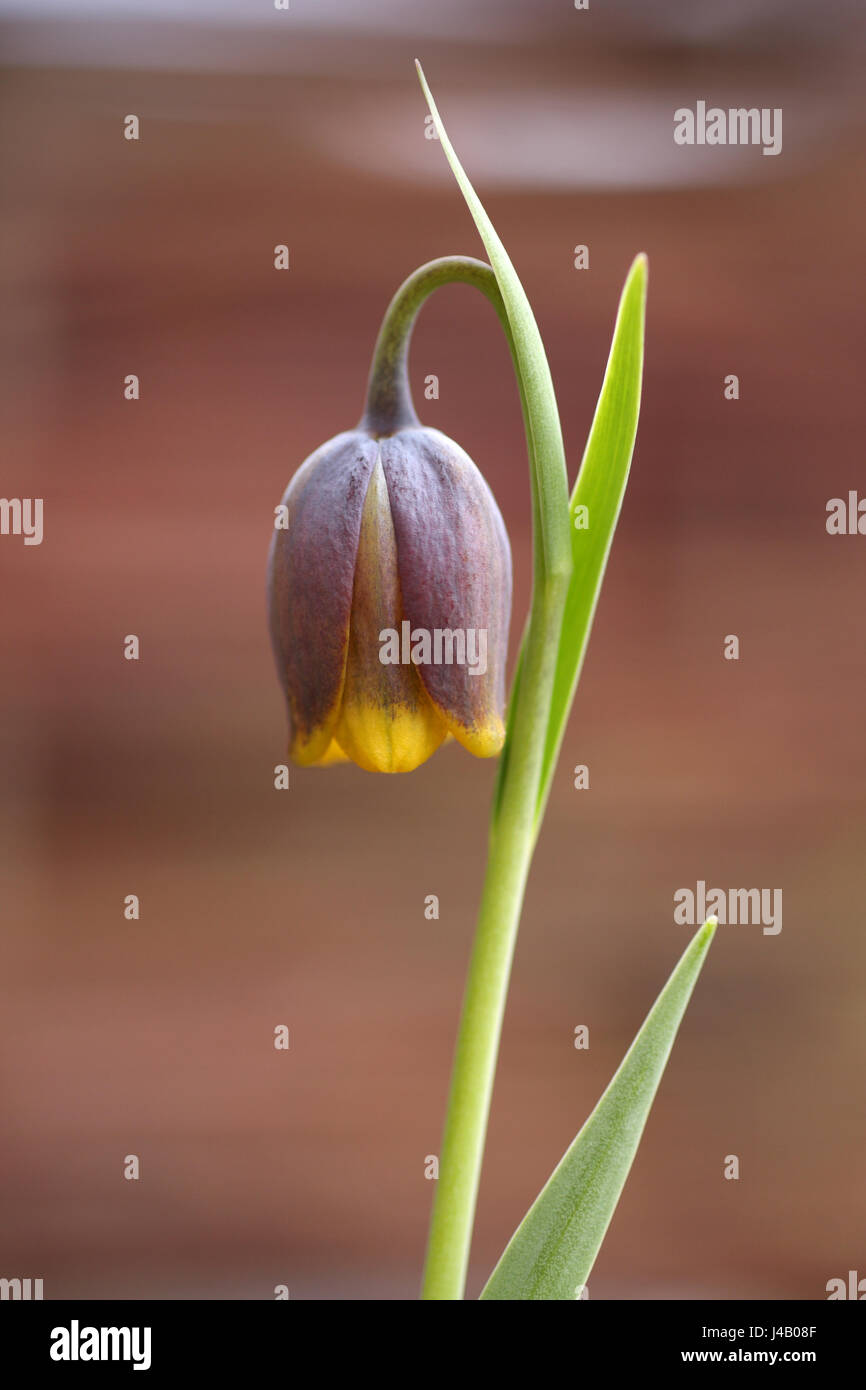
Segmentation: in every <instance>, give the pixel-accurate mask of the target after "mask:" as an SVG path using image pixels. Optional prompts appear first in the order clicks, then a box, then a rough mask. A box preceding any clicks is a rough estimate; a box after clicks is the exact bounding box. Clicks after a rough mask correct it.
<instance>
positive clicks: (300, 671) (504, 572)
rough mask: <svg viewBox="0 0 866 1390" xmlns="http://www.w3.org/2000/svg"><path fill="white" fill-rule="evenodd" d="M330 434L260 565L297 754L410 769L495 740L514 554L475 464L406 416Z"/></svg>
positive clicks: (293, 487)
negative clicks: (450, 743) (452, 748)
mask: <svg viewBox="0 0 866 1390" xmlns="http://www.w3.org/2000/svg"><path fill="white" fill-rule="evenodd" d="M405 419H406V416H405V413H404V415H403V416H402V417H401V419H400V421H399V424H400V427H398V428H396V429H394V430H393V431H392V432H384V431H383V430H382V421H381V420H379V421H377V422H375V424H372V423H368V421H369V415H368V416H365V419H364V421H362V423H361V425H359V426H358V428H357V429H354V430H349V431H347V432H346V433H344V434H339V435H337V436H336V438H334V439H331V440H329V441H328V443H327V444H324V445H322V447H321V448H320V449H317V450H316V452H315V453H314V454H312V455H311V456H310V457H309V458H308V459H307V460H306V462H305V463H304V464H302V466H301V468H300V469H299V470H298V472H297V473H296V474H295V476H294V478H293V479H292V481H291V482H290V484H289V486H288V488H287V490H286V492H285V495H284V497H283V504H284V506H285V507H286V508H287V513H288V525H287V527H286V528H285V529H281V530H275V532H274V539H273V543H272V546H271V557H270V567H269V585H268V588H269V608H270V626H271V637H272V641H273V646H274V653H275V656H276V661H277V668H278V672H279V676H280V680H281V683H282V685H283V689H284V691H285V695H286V702H287V705H288V712H289V725H290V747H289V752H290V755H291V757H292V758H293V759H294V761H296V762H298V763H301V764H304V765H310V764H326V763H332V762H336V761H341V760H345V759H347V758H348V759H351V760H352V761H353V762H355V763H357V764H358V765H359V766H360V767H363V768H366V769H368V770H369V771H375V772H409V771H411V770H412V769H413V768H415V767H417V766H418V765H419V764H420V763H422V762H424V761H425V760H426V759H427V758H429V757H430V755H431V754H432V753H433V752H435V750H436V749H437V748H438V747H439V745H440V744H441V743H442V742H443V741H444V740H445V739H446V738H447V737H448V736H449V735H453V737H454V738H455V739H457V740H458V742H460V743H461V744H462V745H463V746H464V748H467V749H468V750H469V752H470V753H473V754H475V756H476V757H482V758H485V757H491V756H493V755H494V754H496V753H498V752H499V751H500V749H501V748H502V745H503V742H504V739H505V728H504V707H505V659H506V648H507V645H508V625H509V619H510V612H511V553H510V549H509V544H508V537H507V534H506V531H505V527H504V525H503V521H502V517H501V516H500V513H499V509H498V507H497V505H496V502H495V501H494V498H493V495H492V493H491V491H490V489H489V488H488V486H487V483H486V482H485V481H484V479H483V477H482V476H481V474H480V473H479V471H478V469H477V468H476V467H475V464H474V463H473V462H472V460H471V459H470V458H469V457H468V456H467V455H466V454H465V453H464V452H463V450H462V449H461V448H460V447H459V446H458V445H457V444H455V443H454V442H453V441H452V440H450V439H448V438H447V437H446V436H445V435H444V434H441V433H440V432H439V430H435V429H425V428H423V427H422V426H421V425H420V424H419V423H418V422H417V419H414V412H412V414H411V416H410V417H409V422H408V423H405V424H404V420H405Z"/></svg>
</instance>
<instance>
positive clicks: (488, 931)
mask: <svg viewBox="0 0 866 1390" xmlns="http://www.w3.org/2000/svg"><path fill="white" fill-rule="evenodd" d="M563 601H564V590H563V586H562V585H561V583H557V582H555V581H553V582H551V584H550V585H548V586H545V587H544V588H542V589H541V590H536V598H535V599H534V602H533V609H532V616H531V619H530V623H529V628H528V630H527V636H526V644H525V647H524V651H523V673H522V680H521V688H520V698H519V701H518V705H517V708H516V710H515V711H514V718H513V724H512V727H511V730H510V732H509V737H508V743H509V759H508V764H507V768H506V771H505V773H504V776H503V779H502V785H501V792H500V797H499V801H498V806H497V809H496V811H495V812H494V817H493V823H492V825H491V832H490V848H489V853H488V859H487V872H486V874H485V878H484V889H483V893H482V898H481V907H480V910H479V915H478V926H477V928H476V933H475V944H474V946H473V950H472V959H471V961H470V965H469V974H468V977H467V981H466V993H465V995H464V999H463V1010H462V1014H461V1019H460V1029H459V1032H458V1035H457V1048H456V1052H455V1056H454V1067H453V1071H452V1074H451V1090H450V1094H449V1097H448V1109H447V1113H446V1119H445V1134H444V1138H443V1141H442V1152H441V1154H440V1162H439V1180H438V1182H437V1185H436V1197H435V1200H434V1206H433V1218H432V1221H431V1225H430V1237H429V1241H428V1246H427V1263H426V1268H425V1273H424V1290H423V1297H424V1298H425V1299H461V1298H462V1297H463V1293H464V1289H465V1284H466V1270H467V1266H468V1263H469V1248H470V1245H471V1240H472V1227H473V1223H474V1219H475V1204H476V1201H477V1197H478V1185H479V1181H480V1177H481V1165H482V1161H483V1157H484V1141H485V1138H486V1134H487V1119H488V1115H489V1112H490V1101H491V1096H492V1093H493V1080H494V1076H495V1074H496V1062H497V1057H498V1054H499V1039H500V1035H501V1032H502V1018H503V1015H504V1012H505V1001H506V997H507V994H508V983H509V978H510V975H511V962H512V959H513V956H514V944H515V941H516V939H517V929H518V927H519V925H520V914H521V909H522V907H523V896H524V892H525V890H526V881H527V879H528V877H529V869H530V865H531V862H532V853H533V850H534V848H535V840H536V834H537V827H536V821H535V805H536V798H537V793H538V786H539V776H540V770H541V760H542V752H543V746H544V734H545V730H546V727H547V716H548V710H549V706H550V697H551V689H552V685H553V676H554V670H555V664H556V644H555V642H551V641H550V640H548V635H549V633H550V632H551V631H554V630H556V631H558V629H559V623H560V621H561V615H562V607H563Z"/></svg>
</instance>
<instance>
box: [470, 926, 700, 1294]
mask: <svg viewBox="0 0 866 1390" xmlns="http://www.w3.org/2000/svg"><path fill="white" fill-rule="evenodd" d="M715 929H716V923H715V919H714V918H710V920H709V921H708V922H705V923H704V925H703V926H702V927H701V928H700V929H699V930H698V932H697V933H696V934H695V936H694V937H693V938H692V940H691V942H690V943H689V945H688V946H687V948H686V950H685V952H684V954H683V955H682V957H681V959H680V961H679V964H678V965H677V967H676V969H675V970H674V972H673V974H672V975H671V977H670V979H669V980H668V982H667V984H666V985H665V987H664V989H663V990H662V992H661V994H660V995H659V997H658V999H657V1000H656V1002H655V1004H654V1005H653V1007H652V1009H651V1010H650V1013H649V1014H648V1016H647V1018H646V1021H645V1023H644V1025H643V1027H642V1028H641V1030H640V1032H639V1033H638V1035H637V1037H636V1038H635V1040H634V1042H633V1043H632V1045H631V1047H630V1048H629V1050H628V1052H627V1053H626V1055H625V1057H624V1059H623V1061H622V1063H621V1065H620V1068H619V1070H618V1071H617V1073H616V1075H615V1076H614V1078H613V1080H612V1081H611V1083H610V1085H609V1086H608V1088H607V1090H606V1091H605V1093H604V1095H603V1096H602V1098H601V1100H600V1101H599V1103H598V1105H597V1106H596V1107H595V1110H593V1112H592V1114H591V1115H590V1117H589V1119H588V1120H587V1122H586V1124H585V1125H584V1126H583V1129H582V1130H581V1131H580V1133H579V1134H578V1136H577V1138H576V1139H575V1141H574V1143H573V1144H572V1145H571V1147H570V1148H569V1149H568V1150H567V1152H566V1153H565V1155H564V1157H563V1158H562V1160H561V1161H560V1163H559V1165H558V1167H556V1168H555V1169H554V1171H553V1173H552V1174H551V1176H550V1178H549V1179H548V1181H547V1183H546V1185H545V1186H544V1187H543V1188H542V1190H541V1192H540V1193H539V1195H538V1197H536V1199H535V1201H534V1202H533V1204H532V1206H531V1207H530V1208H529V1211H528V1212H527V1213H526V1216H525V1217H524V1218H523V1220H522V1221H521V1223H520V1225H519V1226H518V1228H517V1230H516V1231H515V1233H514V1235H513V1236H512V1237H511V1240H510V1241H509V1242H508V1245H507V1246H506V1248H505V1251H504V1253H503V1255H502V1258H501V1259H500V1261H499V1263H498V1264H497V1266H496V1268H495V1269H494V1271H493V1273H492V1274H491V1276H490V1279H489V1281H488V1283H487V1285H486V1287H485V1289H484V1291H483V1293H482V1295H481V1297H482V1298H484V1299H510V1300H512V1301H522V1300H524V1299H544V1300H550V1299H553V1300H569V1301H570V1300H573V1299H575V1298H579V1297H580V1293H581V1289H582V1288H583V1286H584V1285H585V1284H586V1281H587V1279H588V1277H589V1272H590V1270H591V1269H592V1266H593V1263H594V1261H595V1257H596V1255H597V1254H598V1250H599V1247H600V1245H601V1242H602V1240H603V1239H604V1235H605V1232H606V1230H607V1228H608V1225H609V1223H610V1219H611V1217H612V1216H613V1213H614V1210H615V1208H616V1204H617V1202H618V1201H619V1198H620V1193H621V1192H622V1189H623V1187H624V1186H625V1181H626V1178H627V1177H628V1174H629V1169H630V1168H631V1165H632V1160H633V1159H634V1156H635V1153H636V1152H637V1147H638V1144H639V1143H640V1137H641V1134H642V1133H643V1128H644V1125H645V1124H646V1119H647V1116H648V1114H649V1111H650V1106H651V1105H652V1102H653V1099H654V1097H655V1093H656V1089H657V1087H658V1084H659V1081H660V1079H661V1075H662V1072H663V1071H664V1069H665V1065H666V1063H667V1060H668V1057H669V1056H670V1051H671V1048H672V1046H673V1042H674V1038H675V1037H676V1035H677V1029H678V1028H679V1026H680V1021H681V1019H682V1016H683V1014H684V1012H685V1008H686V1005H687V1004H688V1002H689V997H690V995H691V992H692V990H693V988H694V985H695V981H696V980H697V978H698V975H699V973H700V969H701V966H702V965H703V963H704V959H705V957H706V954H707V951H708V949H709V945H710V942H711V940H712V938H713V933H714V931H715Z"/></svg>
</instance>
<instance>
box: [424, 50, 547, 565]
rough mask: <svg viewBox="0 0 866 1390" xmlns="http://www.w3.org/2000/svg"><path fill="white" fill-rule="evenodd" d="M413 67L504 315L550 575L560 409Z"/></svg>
mask: <svg viewBox="0 0 866 1390" xmlns="http://www.w3.org/2000/svg"><path fill="white" fill-rule="evenodd" d="M415 67H416V68H417V70H418V78H419V81H420V83H421V90H422V91H423V93H424V97H425V100H426V102H427V105H428V107H429V108H430V114H431V116H432V117H433V124H434V126H435V128H436V134H437V135H438V137H439V143H440V144H441V146H442V149H443V151H444V153H445V157H446V159H447V160H448V163H449V165H450V166H451V172H452V173H453V175H454V178H455V179H456V181H457V185H458V187H459V189H460V192H461V193H462V194H463V198H464V200H465V202H466V205H467V207H468V208H469V211H470V213H471V214H472V220H473V221H474V223H475V226H476V227H477V228H478V233H479V235H480V237H481V240H482V241H483V242H484V247H485V250H486V251H487V256H488V259H489V261H490V264H491V266H492V267H493V273H494V274H495V276H496V280H497V283H498V285H499V290H500V293H501V295H502V300H503V303H504V305H505V311H506V313H507V315H508V322H509V325H510V328H511V336H512V340H513V348H514V353H515V358H516V363H517V368H518V376H519V379H520V382H521V387H522V391H523V393H524V400H523V406H524V421H525V424H526V433H527V445H528V448H529V454H530V461H531V464H532V478H533V512H534V519H535V522H536V524H537V525H539V526H540V529H541V542H542V546H541V550H540V551H539V552H538V555H539V557H543V564H544V569H545V571H546V572H548V573H551V572H553V571H555V570H557V569H559V568H561V567H563V566H567V564H568V474H567V471H566V467H565V451H564V449H563V444H562V429H561V427H560V423H559V412H558V410H557V406H556V396H555V395H554V391H553V380H552V378H551V375H550V367H549V366H548V362H547V357H546V355H545V352H544V344H543V343H542V341H541V334H540V333H539V331H538V324H537V323H536V322H535V315H534V314H533V312H532V309H531V307H530V303H529V300H528V299H527V297H526V292H525V291H524V289H523V286H522V285H521V283H520V280H519V278H518V275H517V271H516V270H515V269H514V266H513V265H512V263H511V258H510V257H509V255H508V252H507V251H506V250H505V247H504V246H503V245H502V242H501V241H500V239H499V236H498V234H497V232H496V230H495V228H494V226H493V223H492V222H491V221H490V218H489V217H488V216H487V213H486V212H485V211H484V208H483V206H482V204H481V199H480V198H479V197H478V194H477V193H476V192H475V189H474V188H473V187H472V184H471V183H470V182H469V179H468V178H467V176H466V171H465V170H464V168H463V165H462V164H461V163H460V160H459V159H458V158H457V154H456V153H455V150H454V146H453V145H452V144H451V141H450V140H449V138H448V132H447V131H446V129H445V126H444V125H443V123H442V118H441V116H440V115H439V112H438V110H437V109H436V103H435V101H434V100H433V96H432V93H431V91H430V88H429V87H428V85H427V79H426V78H425V76H424V73H423V70H422V68H421V64H420V63H418V62H416V64H415Z"/></svg>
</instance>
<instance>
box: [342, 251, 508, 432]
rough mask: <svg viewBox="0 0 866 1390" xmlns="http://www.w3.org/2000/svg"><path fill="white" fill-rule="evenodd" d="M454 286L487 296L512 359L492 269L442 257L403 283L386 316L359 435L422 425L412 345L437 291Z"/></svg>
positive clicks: (470, 258) (469, 259)
mask: <svg viewBox="0 0 866 1390" xmlns="http://www.w3.org/2000/svg"><path fill="white" fill-rule="evenodd" d="M450 284H464V285H473V286H474V287H475V288H476V289H478V290H480V291H481V293H482V294H484V295H486V296H487V298H488V299H489V300H490V302H491V304H492V305H493V307H494V309H495V310H496V313H497V315H498V316H499V322H500V323H501V324H502V327H503V329H504V330H505V334H506V337H507V338H508V342H509V346H510V347H511V350H512V355H513V353H514V347H513V343H512V340H511V329H510V326H509V323H508V316H507V314H506V312H505V305H504V304H503V302H502V295H501V293H500V290H499V285H498V284H497V281H496V276H495V275H494V273H493V271H492V269H491V268H490V266H489V265H487V264H486V262H485V261H479V260H476V259H475V258H474V257H473V256H441V257H440V258H439V259H438V260H435V261H428V262H427V264H426V265H422V266H420V267H419V269H418V270H416V271H413V273H412V274H411V275H410V276H409V277H408V279H406V280H404V281H403V284H402V285H401V286H400V288H399V289H398V291H397V293H396V294H395V295H394V298H393V299H392V300H391V303H390V304H389V305H388V308H387V309H386V310H385V317H384V318H383V320H382V327H381V328H380V329H379V336H378V338H377V339H376V346H375V348H374V350H373V361H372V364H371V366H370V377H369V381H368V383H367V400H366V404H365V407H364V414H363V416H362V417H361V421H360V424H359V426H358V428H359V429H363V430H367V431H368V432H369V433H370V434H375V435H386V434H395V433H396V431H397V430H401V429H407V428H409V427H410V426H413V425H418V424H420V421H419V419H418V416H417V415H416V414H415V407H414V406H413V404H412V393H411V391H410V389H409V374H408V358H409V343H410V341H411V338H412V330H413V328H414V327H415V320H416V319H417V317H418V312H419V310H420V308H421V306H422V304H423V303H424V301H425V300H426V299H428V298H429V296H430V295H431V294H432V293H433V291H434V290H438V289H439V288H440V287H441V286H442V285H450ZM521 399H522V395H521Z"/></svg>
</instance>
